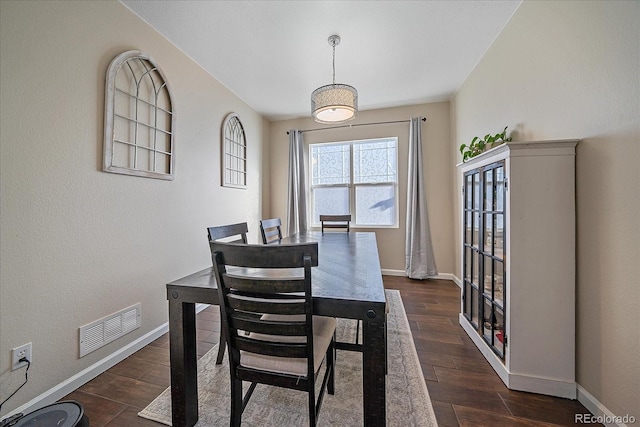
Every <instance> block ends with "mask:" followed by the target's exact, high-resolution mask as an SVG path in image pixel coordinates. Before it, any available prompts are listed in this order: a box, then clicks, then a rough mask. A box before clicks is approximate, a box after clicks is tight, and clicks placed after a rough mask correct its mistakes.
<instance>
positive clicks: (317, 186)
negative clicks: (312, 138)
mask: <svg viewBox="0 0 640 427" xmlns="http://www.w3.org/2000/svg"><path fill="white" fill-rule="evenodd" d="M309 150H310V156H309V157H310V159H311V210H312V212H311V215H312V221H311V222H312V225H313V226H319V225H320V215H321V214H323V215H339V214H351V216H352V220H353V221H352V222H353V224H354V225H355V226H361V227H397V226H398V198H397V197H396V194H397V191H398V175H397V169H398V161H397V156H398V138H379V139H368V140H363V141H347V142H336V143H325V144H311V145H310V146H309Z"/></svg>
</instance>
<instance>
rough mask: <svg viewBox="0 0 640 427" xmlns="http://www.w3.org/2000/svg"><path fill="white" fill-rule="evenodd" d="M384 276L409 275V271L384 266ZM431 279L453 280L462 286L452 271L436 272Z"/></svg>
mask: <svg viewBox="0 0 640 427" xmlns="http://www.w3.org/2000/svg"><path fill="white" fill-rule="evenodd" d="M381 271H382V275H383V276H399V277H407V273H406V272H405V271H404V270H391V269H386V268H383V269H382V270H381ZM429 278H430V279H439V280H451V281H452V282H456V284H457V285H458V286H460V283H459V280H458V278H457V277H456V276H455V275H453V274H451V273H440V274H436V275H435V276H433V277H429Z"/></svg>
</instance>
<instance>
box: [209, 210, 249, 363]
mask: <svg viewBox="0 0 640 427" xmlns="http://www.w3.org/2000/svg"><path fill="white" fill-rule="evenodd" d="M248 232H249V226H248V225H247V223H246V222H240V223H238V224H229V225H220V226H218V227H209V228H207V235H208V237H209V241H210V242H211V241H214V240H220V239H225V240H226V241H229V240H231V239H232V238H234V237H238V238H237V239H236V240H231V241H232V242H237V243H247V233H248ZM220 317H222V311H221V312H220ZM221 321H222V320H221ZM226 342H227V341H226V339H225V337H224V332H223V331H222V328H220V339H219V340H218V357H217V358H216V365H220V364H221V363H222V358H223V357H224V349H225V347H226Z"/></svg>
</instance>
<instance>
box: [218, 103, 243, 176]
mask: <svg viewBox="0 0 640 427" xmlns="http://www.w3.org/2000/svg"><path fill="white" fill-rule="evenodd" d="M222 185H223V186H224V187H235V188H247V141H246V138H245V136H244V128H243V127H242V123H241V122H240V119H239V118H238V115H237V114H235V113H231V114H229V115H228V116H227V117H226V118H225V119H224V123H223V124H222Z"/></svg>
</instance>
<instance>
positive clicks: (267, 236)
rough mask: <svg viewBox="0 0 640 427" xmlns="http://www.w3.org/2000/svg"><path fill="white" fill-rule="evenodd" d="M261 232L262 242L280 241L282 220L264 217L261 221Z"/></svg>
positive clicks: (266, 243)
mask: <svg viewBox="0 0 640 427" xmlns="http://www.w3.org/2000/svg"><path fill="white" fill-rule="evenodd" d="M260 234H261V235H262V243H264V244H265V245H268V244H269V243H275V242H280V241H281V240H282V222H281V221H280V218H271V219H263V220H261V221H260Z"/></svg>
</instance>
